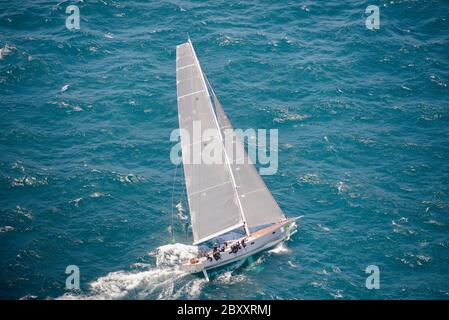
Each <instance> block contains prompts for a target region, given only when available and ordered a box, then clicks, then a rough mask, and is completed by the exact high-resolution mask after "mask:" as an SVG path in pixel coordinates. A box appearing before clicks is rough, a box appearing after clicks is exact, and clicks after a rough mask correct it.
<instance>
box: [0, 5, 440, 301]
mask: <svg viewBox="0 0 449 320" xmlns="http://www.w3.org/2000/svg"><path fill="white" fill-rule="evenodd" d="M73 4H74V5H77V6H78V7H79V9H80V14H81V25H80V29H79V30H68V29H67V28H66V26H65V19H66V17H67V16H68V14H66V13H65V10H66V7H67V6H68V5H73ZM371 4H374V5H378V6H379V8H380V29H378V30H368V29H367V28H366V27H365V19H366V17H367V14H365V9H366V7H367V6H368V5H371ZM448 19H449V5H448V3H447V2H445V1H405V0H392V1H349V0H345V1H335V2H330V1H317V2H314V1H277V2H276V1H255V0H252V1H225V0H220V1H210V2H209V1H208V2H202V1H189V0H183V1H176V0H172V1H143V0H142V1H118V0H100V1H87V0H86V1H75V0H73V1H62V0H61V1H0V47H1V48H2V54H1V60H0V98H1V99H0V115H1V116H0V155H1V156H0V298H8V299H19V298H38V299H54V298H61V297H62V298H107V299H114V298H119V299H178V298H184V299H392V298H393V299H411V298H416V299H429V298H432V299H448V298H449V88H448V83H449V53H448V52H449V21H448ZM187 35H190V38H191V39H192V41H193V43H194V46H195V48H196V51H197V54H198V57H199V59H200V61H201V63H202V67H203V70H204V72H205V73H206V74H207V75H208V78H209V80H210V81H211V82H212V83H213V85H214V87H215V91H216V92H217V94H218V95H219V97H220V99H221V102H222V104H223V106H224V108H225V110H226V111H227V113H228V115H229V117H230V119H231V121H232V122H233V124H234V126H235V127H237V128H242V129H245V128H276V129H278V130H279V170H278V172H277V174H276V175H273V176H266V177H264V179H265V181H266V183H267V185H268V186H269V188H270V190H271V191H272V193H273V195H274V196H275V198H276V200H277V201H278V203H279V205H280V206H281V207H282V209H283V210H284V212H285V213H286V215H287V216H291V217H292V216H297V215H304V218H303V220H301V222H300V223H299V231H298V233H296V234H295V235H294V236H293V237H292V239H291V240H290V241H288V242H286V243H285V244H284V245H281V246H278V247H276V248H274V249H273V250H271V251H268V252H264V253H262V254H259V255H257V256H256V257H254V258H253V259H251V261H248V262H246V263H245V264H243V265H242V266H240V267H239V268H237V266H231V267H230V268H228V269H225V270H222V271H221V272H220V273H218V274H215V275H213V276H212V279H211V282H209V283H207V282H206V281H205V280H204V279H203V277H202V276H196V275H186V274H182V273H180V272H177V271H175V270H173V268H172V266H173V264H175V263H176V260H177V259H178V258H179V257H183V256H188V255H189V253H190V252H191V251H192V247H190V246H188V245H189V244H191V242H192V236H191V232H190V230H189V219H188V212H184V213H183V212H178V211H177V210H175V213H176V214H175V215H172V204H177V203H182V204H183V206H184V208H187V205H186V203H185V194H184V193H183V183H182V175H181V174H180V169H178V174H177V175H176V176H175V171H176V166H175V165H173V164H172V163H171V162H170V158H169V155H170V149H171V147H172V146H173V145H174V143H173V142H171V141H170V140H169V136H170V133H171V131H172V130H173V129H175V128H177V127H178V117H177V106H176V81H175V58H176V53H175V47H176V45H178V44H180V43H183V42H185V41H186V40H187ZM174 177H176V178H175V184H173V180H174ZM173 190H174V192H173ZM186 211H187V210H186ZM171 225H173V231H174V236H175V240H176V242H177V243H176V244H170V242H171V240H172V237H171V232H170V231H171V229H170V228H171ZM68 265H77V266H78V267H79V269H80V273H81V278H80V281H81V288H80V290H79V291H77V292H68V291H67V290H66V289H65V281H66V277H67V274H65V269H66V267H67V266H68ZM369 265H377V266H378V267H379V270H380V289H378V290H368V289H367V288H366V287H365V280H366V278H367V276H368V274H366V273H365V269H366V267H367V266H369Z"/></svg>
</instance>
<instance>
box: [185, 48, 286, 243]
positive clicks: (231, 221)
mask: <svg viewBox="0 0 449 320" xmlns="http://www.w3.org/2000/svg"><path fill="white" fill-rule="evenodd" d="M176 80H177V95H178V115H179V127H180V129H181V149H182V160H183V165H184V176H185V180H186V189H187V194H188V202H189V209H190V216H191V220H192V231H193V239H194V244H198V243H201V242H204V241H207V240H210V239H212V238H215V237H217V236H219V235H222V234H224V233H226V232H229V231H231V230H234V229H236V228H241V227H242V226H243V227H245V229H246V231H247V233H249V228H252V227H257V226H260V225H264V224H269V223H275V222H279V221H282V220H285V216H284V215H283V213H282V211H281V209H280V208H279V206H278V205H277V203H276V201H275V200H274V198H273V196H272V195H271V193H270V191H269V190H268V189H267V187H266V185H265V183H264V182H263V180H262V178H261V177H260V175H259V174H258V172H257V170H256V168H255V167H254V165H253V164H250V163H249V162H248V156H247V154H246V152H245V151H244V148H243V144H242V143H241V141H240V140H239V139H238V138H237V139H235V141H236V142H235V143H236V144H237V147H242V148H243V153H244V157H245V161H244V163H243V164H239V162H237V163H236V161H233V160H232V159H231V160H230V159H229V157H228V155H227V153H226V149H225V147H224V142H225V141H224V138H225V135H224V130H225V129H227V128H230V129H232V126H231V123H230V122H229V119H228V118H227V116H226V114H225V112H224V110H223V108H222V107H221V104H220V103H219V102H218V99H217V97H216V96H215V93H214V94H213V96H214V101H215V110H214V106H213V105H212V101H211V99H210V95H209V89H208V86H207V85H206V80H205V77H204V75H203V72H202V70H201V66H200V64H199V62H198V59H197V57H196V54H195V51H194V49H193V46H192V44H191V42H190V41H189V42H186V43H184V44H181V45H179V46H177V47H176ZM195 123H200V124H201V130H200V131H201V132H200V134H197V135H195V134H194V131H195ZM206 130H207V131H208V133H209V136H207V137H204V136H203V133H204V132H205V131H206ZM210 132H212V134H210ZM193 139H196V140H193ZM209 143H217V144H220V146H221V147H222V148H220V152H221V153H222V154H220V157H221V159H223V161H221V162H220V164H215V163H212V164H206V163H204V161H202V159H200V161H199V162H196V161H194V160H195V156H198V154H197V153H198V152H197V150H198V145H200V146H207V145H208V144H209Z"/></svg>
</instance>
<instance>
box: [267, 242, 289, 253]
mask: <svg viewBox="0 0 449 320" xmlns="http://www.w3.org/2000/svg"><path fill="white" fill-rule="evenodd" d="M268 252H269V253H274V254H282V253H287V252H290V249H289V248H288V247H287V245H286V244H285V243H284V242H281V243H279V244H278V245H277V246H275V247H274V248H273V249H270V250H268Z"/></svg>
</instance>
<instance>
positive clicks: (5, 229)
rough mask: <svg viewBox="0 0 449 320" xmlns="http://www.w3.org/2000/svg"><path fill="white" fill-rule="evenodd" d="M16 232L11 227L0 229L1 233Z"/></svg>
mask: <svg viewBox="0 0 449 320" xmlns="http://www.w3.org/2000/svg"><path fill="white" fill-rule="evenodd" d="M14 230H15V229H14V227H11V226H4V227H0V233H6V232H10V231H14Z"/></svg>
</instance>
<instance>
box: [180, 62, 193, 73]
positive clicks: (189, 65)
mask: <svg viewBox="0 0 449 320" xmlns="http://www.w3.org/2000/svg"><path fill="white" fill-rule="evenodd" d="M194 66H195V63H192V64H188V65H186V66H182V67H179V68H176V71H179V70H182V69H186V68H190V67H194Z"/></svg>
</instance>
